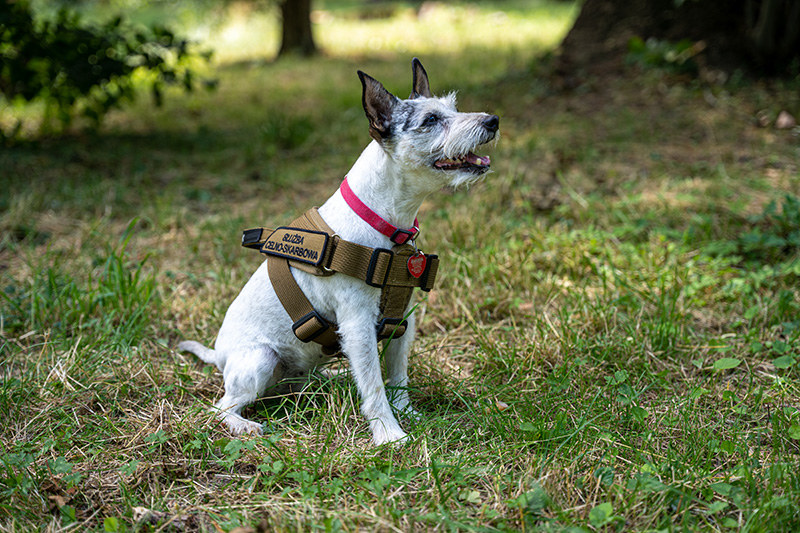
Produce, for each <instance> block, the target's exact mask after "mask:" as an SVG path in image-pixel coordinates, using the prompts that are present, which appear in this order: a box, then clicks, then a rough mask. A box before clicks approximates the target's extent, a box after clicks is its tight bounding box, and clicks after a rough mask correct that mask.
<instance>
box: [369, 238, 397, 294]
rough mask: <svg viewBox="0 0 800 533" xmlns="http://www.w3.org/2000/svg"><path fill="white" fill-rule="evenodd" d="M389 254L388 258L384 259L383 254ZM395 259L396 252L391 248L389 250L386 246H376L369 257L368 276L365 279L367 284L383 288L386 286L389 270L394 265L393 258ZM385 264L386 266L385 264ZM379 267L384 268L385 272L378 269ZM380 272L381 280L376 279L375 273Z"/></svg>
mask: <svg viewBox="0 0 800 533" xmlns="http://www.w3.org/2000/svg"><path fill="white" fill-rule="evenodd" d="M384 255H385V256H388V260H384V259H382V258H383V256H384ZM393 259H394V252H392V251H391V250H387V249H386V248H375V250H373V252H372V256H371V257H370V258H369V266H368V267H367V278H366V279H365V280H364V282H366V284H367V285H369V286H370V287H377V288H379V289H382V288H384V287H385V286H386V282H387V281H388V279H389V271H390V270H391V267H392V260H393ZM384 264H385V267H383V265H384ZM379 267H382V268H384V270H383V273H381V271H380V270H378V268H379ZM376 270H377V274H379V279H380V281H379V282H376V281H375V280H374V278H375V274H376Z"/></svg>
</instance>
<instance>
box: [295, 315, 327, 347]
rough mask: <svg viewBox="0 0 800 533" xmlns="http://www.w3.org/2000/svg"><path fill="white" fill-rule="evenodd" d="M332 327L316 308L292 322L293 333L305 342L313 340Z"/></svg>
mask: <svg viewBox="0 0 800 533" xmlns="http://www.w3.org/2000/svg"><path fill="white" fill-rule="evenodd" d="M312 321H313V322H312ZM330 327H331V325H330V323H329V322H328V321H327V320H325V319H324V318H322V315H320V314H319V313H318V312H317V310H316V309H315V310H313V311H311V312H310V313H308V314H307V315H305V316H303V317H302V318H300V319H299V320H297V321H296V322H295V323H294V324H292V333H294V335H295V337H297V338H298V339H300V340H301V341H303V342H311V341H313V340H314V339H316V338H317V337H319V336H320V335H322V334H323V333H325V332H326V331H327V330H329V329H330Z"/></svg>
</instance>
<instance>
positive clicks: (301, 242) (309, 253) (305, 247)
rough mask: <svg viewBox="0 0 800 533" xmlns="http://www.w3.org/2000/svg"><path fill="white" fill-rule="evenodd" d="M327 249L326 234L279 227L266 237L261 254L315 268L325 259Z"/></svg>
mask: <svg viewBox="0 0 800 533" xmlns="http://www.w3.org/2000/svg"><path fill="white" fill-rule="evenodd" d="M327 247H328V234H327V233H323V232H321V231H312V230H306V229H300V228H292V227H289V226H281V227H280V228H278V229H276V230H275V231H273V232H272V234H271V235H270V236H269V237H267V240H266V242H264V244H263V246H262V247H261V252H262V253H264V254H267V255H274V256H277V257H283V258H284V259H291V260H292V261H298V262H300V263H305V264H307V265H312V266H315V267H316V266H320V264H321V263H322V260H323V259H325V250H326V249H327Z"/></svg>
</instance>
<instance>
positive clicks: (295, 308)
mask: <svg viewBox="0 0 800 533" xmlns="http://www.w3.org/2000/svg"><path fill="white" fill-rule="evenodd" d="M311 211H313V212H314V213H313V214H311V215H309V213H310V212H311ZM315 215H316V216H315ZM292 224H293V225H296V226H298V227H300V228H301V229H314V228H315V224H319V226H318V227H319V228H320V229H321V230H322V231H325V232H326V233H328V234H329V235H332V234H333V230H331V228H330V227H328V225H327V224H325V221H324V220H322V217H321V216H319V213H318V212H317V211H316V209H312V210H310V211H307V212H306V213H304V214H303V215H302V216H301V217H299V218H298V219H297V220H295V221H294V222H293V223H292ZM289 265H290V263H289V260H288V259H284V258H281V257H276V256H274V255H267V272H268V273H269V279H270V281H271V282H272V286H273V287H274V289H275V294H276V295H277V296H278V300H280V302H281V305H283V308H284V309H285V310H286V312H287V313H288V314H289V316H290V317H291V318H292V321H293V322H294V324H293V325H292V331H293V332H294V334H295V336H296V337H297V338H298V339H300V340H301V341H303V342H311V341H314V342H316V343H317V344H320V345H322V349H323V352H325V353H326V355H334V354H336V353H338V352H339V351H340V348H339V335H338V334H337V333H336V329H335V328H334V325H332V324H331V323H330V322H328V320H326V319H325V318H324V317H323V316H322V315H320V314H319V313H318V312H317V310H316V309H314V306H313V305H312V304H311V302H310V301H309V300H308V298H307V297H306V295H305V293H303V290H302V289H301V288H300V285H298V284H297V281H296V280H295V279H294V276H293V275H292V271H291V269H290V268H289Z"/></svg>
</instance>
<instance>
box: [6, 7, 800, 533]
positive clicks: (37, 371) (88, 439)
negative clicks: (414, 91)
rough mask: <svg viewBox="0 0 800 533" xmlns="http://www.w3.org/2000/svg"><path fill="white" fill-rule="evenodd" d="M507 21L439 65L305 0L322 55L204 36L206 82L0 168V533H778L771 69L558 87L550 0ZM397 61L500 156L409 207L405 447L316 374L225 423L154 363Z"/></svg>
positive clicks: (781, 178)
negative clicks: (277, 51)
mask: <svg viewBox="0 0 800 533" xmlns="http://www.w3.org/2000/svg"><path fill="white" fill-rule="evenodd" d="M482 5H483V4H482ZM501 5H506V4H505V3H503V4H497V5H493V6H489V7H474V6H469V5H466V4H459V5H457V6H456V7H452V8H449V7H445V6H438V7H435V8H434V9H436V10H442V12H441V13H439V15H438V16H439V17H440V18H442V17H443V18H444V19H445V20H448V21H450V20H451V19H452V18H457V17H460V16H462V15H461V14H462V13H464V12H469V13H472V15H471V16H472V17H473V18H474V19H475V20H476V21H477V22H478V23H479V22H481V21H484V20H491V17H498V15H495V14H494V13H495V11H496V10H497V9H496V8H498V6H501ZM509 5H510V7H509V10H510V11H509V14H508V15H506V16H507V17H509V20H511V21H513V23H514V24H517V25H519V26H520V27H526V28H529V29H530V31H529V32H528V33H526V34H524V35H514V36H512V37H509V40H507V41H503V40H502V39H501V36H499V34H497V35H490V33H491V32H486V33H485V34H483V35H482V36H481V35H477V36H476V41H473V40H471V38H470V35H469V32H470V31H472V29H473V27H472V26H471V25H467V24H465V25H463V26H462V27H461V28H459V29H458V31H455V30H451V29H450V28H446V29H445V30H443V31H445V32H450V31H452V32H453V34H452V35H453V37H452V38H451V37H447V38H446V42H447V43H450V42H451V39H452V42H453V43H455V44H443V45H442V49H441V50H437V49H436V48H435V47H434V48H428V47H429V46H431V45H430V44H429V43H428V42H427V41H425V39H427V38H430V36H426V37H421V36H420V35H419V34H418V33H415V32H416V30H414V31H411V30H408V32H407V35H408V38H409V43H408V49H407V50H406V49H400V48H393V47H392V46H393V45H392V43H393V42H394V41H391V40H388V39H387V40H385V41H384V44H382V45H379V46H378V48H377V49H370V48H368V47H367V45H364V44H363V42H362V43H361V44H359V41H363V39H351V40H347V41H346V42H345V40H344V39H341V38H340V37H339V36H340V35H344V34H347V33H348V32H366V31H368V30H369V28H374V29H375V31H377V32H380V33H382V34H387V35H388V34H390V33H391V32H395V33H396V34H400V33H404V32H405V28H408V26H407V24H411V25H412V26H413V25H414V24H422V23H421V22H419V21H409V15H408V13H409V12H408V11H407V10H406V9H405V8H403V9H399V10H398V11H397V12H396V13H394V14H392V15H391V16H388V17H387V18H382V19H377V20H373V19H370V20H367V21H364V22H358V16H357V14H358V12H359V8H358V7H354V6H351V5H347V4H346V3H345V4H342V5H338V4H337V5H331V6H328V5H326V6H325V8H326V11H325V13H322V14H320V15H318V16H320V17H322V18H324V20H325V22H324V23H323V22H320V27H319V29H320V32H321V39H320V40H321V42H322V43H324V46H325V48H326V50H327V51H328V53H327V55H326V56H325V57H321V58H317V59H313V60H309V61H303V62H300V61H286V62H280V63H274V64H266V63H263V62H260V61H253V59H254V58H253V57H248V58H247V60H246V61H243V60H242V59H243V58H241V57H233V56H235V55H236V54H237V53H239V52H237V50H235V49H233V48H224V49H223V50H222V51H221V53H220V54H219V55H218V59H219V57H223V58H224V57H226V56H225V54H230V56H229V57H231V59H230V61H229V60H222V59H219V61H220V64H219V65H218V70H217V75H218V76H219V78H220V87H219V90H218V91H217V92H214V93H197V94H193V95H190V96H182V95H179V94H174V95H171V96H169V97H168V98H167V101H166V104H165V107H164V108H162V109H152V108H151V107H149V105H148V104H147V102H146V101H144V100H142V101H140V102H139V103H138V104H136V105H135V106H133V107H131V108H129V109H127V110H125V111H122V112H116V113H114V114H113V115H112V116H110V117H109V120H108V122H107V123H106V125H105V127H104V129H103V130H102V131H100V132H97V133H86V132H84V133H72V134H70V135H67V136H65V137H63V138H59V139H40V140H31V141H28V142H23V143H20V144H18V145H16V146H14V147H10V148H6V149H4V150H2V151H0V168H2V169H3V170H2V172H0V184H2V186H1V187H0V190H2V193H0V206H2V212H0V235H2V237H0V286H1V287H2V293H0V295H1V296H0V417H2V420H3V421H4V424H3V426H2V427H1V428H0V445H1V446H2V447H1V448H0V494H1V495H2V496H1V497H0V529H3V530H8V531H27V530H34V529H48V530H84V529H88V530H98V531H103V530H105V531H123V530H128V531H183V530H203V531H218V530H231V529H233V528H236V527H239V526H243V527H249V528H252V529H255V530H258V531H271V530H279V531H295V530H303V531H305V530H310V529H316V530H325V531H339V530H347V531H352V530H386V531H389V530H428V529H435V530H566V529H570V528H572V530H573V531H601V530H603V531H621V530H625V531H628V530H636V531H647V530H703V531H739V530H743V531H795V530H797V529H798V527H799V526H800V511H798V507H797V501H798V499H800V477H799V476H798V471H800V469H798V466H800V455H799V454H800V412H798V405H800V373H799V372H800V371H799V370H798V358H799V357H800V342H799V341H798V337H800V319H799V318H798V317H800V299H799V298H798V293H797V287H798V276H800V261H798V259H799V258H798V251H797V250H798V246H797V244H798V241H797V239H798V231H799V230H798V216H800V208H798V203H797V197H798V196H800V182H799V181H798V179H797V176H798V160H800V150H798V143H797V132H796V131H783V130H775V129H773V128H771V127H766V128H761V127H758V126H756V121H755V117H756V115H757V114H759V113H762V114H766V115H767V116H773V117H774V116H776V115H777V113H778V112H779V111H780V110H782V109H786V110H789V111H790V112H792V113H793V114H794V115H795V116H797V115H798V114H800V101H798V97H797V94H798V92H797V87H796V83H795V84H794V85H793V84H792V83H789V82H786V83H771V84H765V83H749V82H748V83H742V82H736V83H734V82H731V83H729V84H727V85H725V86H705V85H703V84H700V83H699V82H691V81H686V80H681V79H676V78H674V77H671V76H670V75H669V74H668V73H663V72H658V71H646V72H641V73H638V74H635V75H634V74H630V75H629V76H627V77H623V78H619V79H613V80H589V82H587V83H586V84H584V85H583V86H581V87H580V88H579V89H578V90H576V91H574V92H572V93H563V92H559V91H558V90H556V88H554V87H553V86H552V85H551V83H550V81H549V79H548V78H547V77H545V76H541V75H537V74H536V71H537V68H534V67H535V66H536V65H538V63H535V61H536V58H537V57H538V56H539V54H541V53H542V52H544V51H546V50H548V49H550V48H552V47H553V46H555V44H556V43H557V42H558V38H559V34H558V32H555V31H553V30H550V29H547V30H546V28H553V27H559V28H562V31H563V29H566V28H567V27H568V26H569V20H570V18H569V17H570V16H572V15H573V14H574V10H573V8H572V7H571V6H569V5H567V6H564V5H563V4H561V3H547V2H540V3H531V4H530V6H528V4H525V3H511V4H509ZM548 10H549V11H548ZM547 12H550V13H554V15H553V16H552V18H547V19H545V21H544V22H540V18H539V17H540V16H542V15H543V13H547ZM534 15H536V16H534ZM448 17H450V18H448ZM256 22H257V21H256ZM224 23H225V22H224V21H223V22H222V24H224ZM540 24H541V25H542V26H541V27H542V28H543V29H542V32H541V33H542V34H543V35H546V37H544V40H539V37H537V35H538V33H537V28H539V27H540V26H539V25H540ZM477 25H478V26H480V24H477ZM444 26H447V25H444ZM255 28H256V29H257V28H258V25H257V24H256V26H255ZM251 30H252V28H250V26H248V25H245V26H244V30H243V31H245V32H247V31H251ZM481 31H486V30H481ZM551 31H552V33H547V32H551ZM505 33H506V32H503V34H504V35H505ZM325 35H327V36H328V37H325ZM254 38H255V37H254ZM326 39H327V40H326ZM493 39H494V40H493ZM517 39H521V40H517ZM390 41H391V42H390ZM500 41H502V42H500ZM336 43H339V44H336ZM337 46H338V47H340V48H337ZM465 47H466V48H465ZM418 49H419V50H422V52H419V51H418ZM423 52H424V53H423ZM416 54H419V55H420V57H421V59H422V61H423V63H424V64H425V65H426V68H427V69H428V72H429V73H430V74H431V81H432V84H433V87H434V90H436V91H441V92H443V91H446V90H450V89H458V90H459V95H460V100H461V107H462V108H463V109H466V110H478V109H486V110H490V111H494V112H497V113H499V114H500V115H501V117H502V123H501V130H502V139H501V141H500V143H499V144H498V145H497V147H496V149H494V151H493V153H492V158H493V162H494V163H493V166H494V168H495V171H494V173H492V174H491V175H489V176H488V177H487V179H486V180H485V181H484V182H483V183H481V184H480V185H477V186H475V187H473V188H472V189H471V190H469V191H456V192H454V193H449V194H442V195H439V196H436V197H435V198H431V199H430V201H428V202H427V203H426V204H425V205H424V207H423V212H422V214H421V216H420V219H421V220H422V221H423V232H424V233H423V234H422V236H421V243H422V245H423V247H424V249H425V250H430V251H435V252H437V253H438V254H439V255H440V257H441V258H442V261H443V263H442V268H441V269H440V278H439V280H440V284H439V286H438V287H437V290H435V291H433V292H432V293H430V295H429V296H428V297H427V298H425V299H423V301H422V305H421V317H422V318H421V320H420V323H421V326H420V335H419V339H418V341H417V343H416V345H415V350H414V353H413V354H412V357H411V369H410V374H411V390H410V393H411V398H412V402H413V403H414V405H415V406H416V408H417V409H418V410H419V411H420V412H421V413H422V418H421V420H420V421H419V422H418V423H417V424H416V425H413V424H411V423H410V422H409V421H401V423H402V424H403V426H404V427H405V428H406V429H407V430H410V436H411V441H410V443H409V444H408V445H406V446H402V447H381V448H373V447H371V446H370V445H369V440H370V435H369V430H368V427H367V424H366V422H365V421H364V420H363V419H362V417H361V416H360V415H359V413H358V396H357V392H356V390H355V388H354V386H353V385H352V383H351V382H349V381H346V380H345V381H341V382H339V381H334V382H331V381H326V380H323V379H318V380H314V381H313V382H312V383H311V384H310V385H309V386H308V387H307V388H306V389H305V390H304V391H303V392H302V393H300V394H298V395H296V396H293V397H281V398H266V399H264V400H263V401H261V402H259V403H258V404H256V405H255V406H254V407H251V408H250V409H249V411H248V416H250V417H251V418H255V419H258V420H263V421H264V423H265V428H266V432H265V435H264V437H262V438H242V439H237V438H232V437H231V436H230V435H229V434H228V433H227V432H226V431H225V430H224V429H223V428H221V427H219V426H218V425H217V424H216V422H215V420H214V418H213V416H212V415H211V414H210V413H209V412H208V411H207V408H208V407H209V406H210V405H211V404H212V403H213V402H214V401H215V400H216V399H217V398H218V397H219V395H220V393H221V386H222V380H221V378H220V376H219V374H218V373H217V372H216V370H214V369H212V368H210V367H208V366H206V365H203V364H201V363H199V362H198V361H196V360H195V359H193V358H192V357H190V356H187V355H182V354H179V353H176V352H175V351H174V347H175V345H176V344H177V342H178V341H179V340H182V339H184V338H198V339H201V340H203V341H204V342H207V343H210V342H212V341H213V338H214V335H215V333H216V330H217V328H218V327H219V324H220V323H221V320H222V317H223V315H224V313H225V310H226V308H227V305H228V304H229V302H230V301H231V300H232V299H233V297H234V296H235V295H236V293H237V292H238V290H239V289H240V287H241V286H242V285H243V283H244V282H245V280H246V279H247V278H248V276H249V275H250V273H251V272H252V271H253V270H254V269H255V268H256V266H257V265H258V264H259V262H260V261H261V259H260V258H258V257H257V254H255V255H254V253H253V252H248V251H244V250H242V249H240V248H239V246H238V244H237V242H238V237H239V231H240V230H241V229H242V228H244V227H247V226H250V225H253V224H265V225H269V224H274V223H279V222H281V221H285V220H287V219H288V218H289V217H291V216H293V215H296V213H298V212H300V211H301V210H302V209H305V208H306V207H307V206H308V205H310V204H320V203H321V202H322V201H324V200H325V198H326V197H327V196H328V195H329V194H330V193H331V192H332V191H333V190H334V189H335V187H336V186H337V185H338V183H339V180H340V178H341V177H342V175H343V174H344V173H345V172H346V171H347V169H348V168H349V164H351V163H352V161H353V159H354V158H355V156H356V155H357V154H358V153H359V152H360V150H361V148H362V147H363V145H364V144H366V142H367V141H368V136H367V132H366V128H365V123H364V122H365V121H364V118H363V115H362V112H361V111H360V102H359V98H360V94H359V90H360V88H359V85H358V81H357V78H356V76H355V70H356V69H363V70H365V71H366V72H369V73H370V74H373V75H374V76H376V77H377V78H378V79H381V80H382V81H384V82H385V83H386V85H387V86H388V87H389V88H390V89H391V90H393V91H396V92H397V93H398V94H405V93H406V92H407V91H408V90H409V86H410V56H411V55H416ZM240 531H241V530H240Z"/></svg>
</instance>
